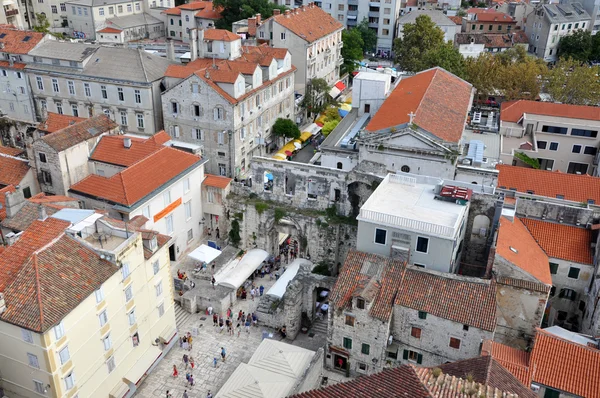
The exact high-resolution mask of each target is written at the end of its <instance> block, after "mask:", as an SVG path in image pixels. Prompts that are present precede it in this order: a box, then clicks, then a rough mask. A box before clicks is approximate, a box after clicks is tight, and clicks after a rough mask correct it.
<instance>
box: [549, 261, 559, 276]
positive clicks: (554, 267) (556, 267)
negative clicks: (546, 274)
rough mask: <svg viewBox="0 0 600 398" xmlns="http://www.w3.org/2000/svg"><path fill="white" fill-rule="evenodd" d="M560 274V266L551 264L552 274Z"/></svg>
mask: <svg viewBox="0 0 600 398" xmlns="http://www.w3.org/2000/svg"><path fill="white" fill-rule="evenodd" d="M557 272H558V264H556V263H550V273H551V274H552V275H555V274H556V273H557Z"/></svg>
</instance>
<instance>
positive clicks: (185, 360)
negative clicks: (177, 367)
mask: <svg viewBox="0 0 600 398" xmlns="http://www.w3.org/2000/svg"><path fill="white" fill-rule="evenodd" d="M183 363H184V364H185V368H186V369H187V367H188V363H189V358H188V356H187V354H183Z"/></svg>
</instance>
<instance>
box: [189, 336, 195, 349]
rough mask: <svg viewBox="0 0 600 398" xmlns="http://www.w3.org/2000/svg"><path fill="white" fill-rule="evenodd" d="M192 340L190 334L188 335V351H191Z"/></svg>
mask: <svg viewBox="0 0 600 398" xmlns="http://www.w3.org/2000/svg"><path fill="white" fill-rule="evenodd" d="M193 340H194V339H193V338H192V336H189V337H188V345H189V348H188V350H189V351H192V341H193Z"/></svg>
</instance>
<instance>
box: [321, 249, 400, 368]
mask: <svg viewBox="0 0 600 398" xmlns="http://www.w3.org/2000/svg"><path fill="white" fill-rule="evenodd" d="M404 267H405V261H403V260H397V259H391V258H386V257H383V256H378V255H376V254H370V253H364V252H360V251H355V250H351V251H350V252H349V253H348V257H346V261H345V262H344V265H343V267H342V269H341V270H340V274H339V276H338V279H337V281H336V284H335V286H334V287H333V290H332V291H331V296H330V304H329V305H330V307H329V311H328V314H329V315H328V316H329V319H328V329H329V330H328V338H327V345H328V347H327V348H328V351H327V354H328V355H327V360H326V366H327V367H329V368H331V369H338V370H341V371H346V370H348V371H349V372H350V373H351V374H361V373H362V374H372V373H375V372H378V371H381V369H383V367H384V366H385V365H386V359H387V358H386V357H387V355H386V347H387V346H388V341H389V340H391V334H392V332H393V330H394V328H393V324H392V309H393V308H394V298H395V297H396V292H397V291H398V288H399V286H400V283H401V281H402V277H403V273H404ZM394 322H395V321H394Z"/></svg>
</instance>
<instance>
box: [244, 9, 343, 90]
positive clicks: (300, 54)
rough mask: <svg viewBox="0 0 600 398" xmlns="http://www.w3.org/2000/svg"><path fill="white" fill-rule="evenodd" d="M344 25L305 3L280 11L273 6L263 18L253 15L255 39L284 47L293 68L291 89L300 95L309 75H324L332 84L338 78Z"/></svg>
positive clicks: (314, 76) (309, 79) (321, 10)
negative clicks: (267, 15) (290, 58)
mask: <svg viewBox="0 0 600 398" xmlns="http://www.w3.org/2000/svg"><path fill="white" fill-rule="evenodd" d="M343 29H344V25H342V23H340V22H339V20H336V18H334V17H333V16H331V15H330V14H328V13H327V12H326V11H325V10H323V9H321V8H320V7H317V5H316V4H315V3H309V4H307V5H303V6H301V7H299V8H296V9H293V10H286V11H285V12H284V13H283V14H281V13H280V12H279V10H277V9H276V10H274V13H273V16H272V17H271V18H268V19H266V20H264V21H261V20H260V17H259V16H257V20H256V39H257V41H258V42H259V43H263V42H266V43H269V45H270V46H271V47H274V48H287V49H288V50H289V52H290V54H291V55H292V65H294V66H295V67H296V68H297V69H298V71H297V72H296V80H295V86H294V89H295V91H296V92H297V93H298V94H300V95H304V94H305V92H306V86H307V85H309V84H310V81H311V80H312V79H316V78H319V79H325V80H326V81H327V83H328V84H329V85H330V86H333V85H334V84H335V83H336V82H337V81H338V79H339V76H340V66H341V64H342V63H343V62H344V60H343V58H342V54H341V51H342V46H343V43H342V30H343Z"/></svg>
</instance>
